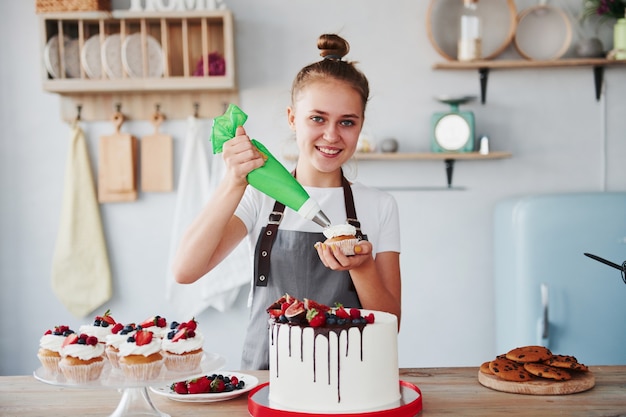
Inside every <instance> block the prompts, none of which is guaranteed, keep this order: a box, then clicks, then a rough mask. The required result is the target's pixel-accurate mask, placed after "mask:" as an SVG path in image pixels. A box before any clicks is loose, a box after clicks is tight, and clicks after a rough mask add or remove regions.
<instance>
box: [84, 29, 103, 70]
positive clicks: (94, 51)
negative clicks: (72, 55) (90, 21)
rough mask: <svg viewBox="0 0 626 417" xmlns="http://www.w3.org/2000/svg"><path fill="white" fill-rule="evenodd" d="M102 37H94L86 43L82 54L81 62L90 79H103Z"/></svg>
mask: <svg viewBox="0 0 626 417" xmlns="http://www.w3.org/2000/svg"><path fill="white" fill-rule="evenodd" d="M101 49H102V48H101V45H100V35H99V34H98V35H94V36H92V37H90V38H89V39H87V41H85V45H83V50H82V51H81V53H80V62H81V64H82V65H83V68H84V69H85V72H86V73H87V76H89V78H94V79H98V78H102V54H101V52H100V51H101Z"/></svg>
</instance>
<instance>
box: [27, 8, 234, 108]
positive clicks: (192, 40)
mask: <svg viewBox="0 0 626 417" xmlns="http://www.w3.org/2000/svg"><path fill="white" fill-rule="evenodd" d="M39 19H40V27H41V42H42V43H41V53H42V55H43V56H44V57H45V56H46V54H47V55H48V57H49V56H50V54H49V52H48V51H47V50H46V45H47V43H48V42H49V41H50V39H51V38H52V37H54V36H56V37H57V39H61V38H64V37H68V38H69V39H72V40H73V41H72V42H74V44H73V45H72V46H74V47H75V46H76V42H77V44H78V48H77V50H78V52H79V54H78V55H79V56H78V57H76V54H75V53H74V54H70V56H69V57H68V55H67V54H66V51H65V45H64V43H63V42H59V43H58V51H57V54H56V55H54V56H53V58H54V59H56V60H58V64H57V65H58V74H56V75H57V77H53V76H52V75H51V74H50V72H49V71H48V69H47V67H46V66H43V70H42V86H43V89H44V90H45V91H48V92H51V93H56V94H59V95H60V96H61V102H62V105H61V112H62V118H63V119H64V120H72V119H74V118H76V114H77V108H78V107H79V106H80V108H81V112H80V115H81V119H82V120H108V119H110V117H111V115H112V114H113V113H114V112H115V111H116V110H117V108H119V109H120V110H121V112H122V113H123V114H124V116H125V117H126V118H128V119H139V120H150V118H151V116H152V115H153V113H154V110H155V107H157V106H158V107H159V109H160V112H161V113H162V114H164V115H165V117H167V118H170V119H184V118H186V117H187V116H189V115H191V114H192V113H193V112H194V109H197V112H196V113H197V115H198V116H200V117H215V116H217V115H219V114H221V113H223V111H224V108H225V106H226V105H227V104H229V103H235V104H236V103H237V102H238V91H237V86H236V78H235V53H234V39H233V17H232V14H231V12H230V11H229V10H199V11H196V10H190V11H174V12H172V11H170V12H148V11H142V12H130V11H126V10H124V11H113V12H63V13H42V14H40V15H39ZM136 34H139V36H140V39H141V46H140V52H138V55H139V56H137V55H134V56H133V58H134V59H136V60H137V61H138V62H140V63H141V64H139V65H140V68H142V69H143V74H144V75H143V77H142V76H137V75H136V74H135V76H134V77H133V76H131V75H132V74H129V72H128V71H127V70H126V68H125V67H124V65H121V68H120V69H119V71H120V72H119V73H118V75H117V76H114V77H112V76H110V75H109V73H108V72H107V71H106V68H105V63H104V62H101V63H100V65H101V66H100V68H97V66H96V68H97V69H99V70H100V71H98V72H99V73H100V74H101V75H99V76H96V77H95V78H90V76H89V74H87V71H86V70H85V67H84V66H83V65H82V61H80V62H79V60H80V59H81V58H80V55H81V54H82V53H83V52H85V46H86V42H87V41H88V40H89V39H91V38H94V37H95V38H99V41H100V44H101V45H103V44H104V42H105V40H106V39H107V37H108V36H110V35H119V38H120V39H119V43H120V44H124V41H125V40H126V39H128V38H129V37H130V36H132V35H135V36H137V35H136ZM148 37H152V38H154V39H155V40H156V41H157V42H158V43H159V46H160V48H161V50H162V57H161V59H162V65H163V73H162V75H161V76H149V73H148V68H149V65H148V62H149V61H148V55H149V54H148V43H147V39H148ZM95 50H96V51H97V49H95ZM90 51H91V52H92V53H93V52H94V49H90ZM117 52H118V53H119V54H120V55H121V51H117ZM213 52H217V53H219V54H220V55H221V56H222V57H223V58H224V63H225V72H224V74H219V75H214V74H210V73H209V67H208V59H207V58H208V56H209V54H210V53H213ZM94 55H95V54H92V59H93V57H94ZM203 57H204V60H203ZM70 60H73V61H71V62H69V61H70ZM118 60H119V57H118ZM42 62H45V61H44V60H43V59H42ZM70 64H71V65H74V71H73V72H72V73H71V74H72V75H73V77H70V76H68V75H67V74H68V71H66V67H68V66H69V65H70ZM77 65H79V68H80V70H79V71H80V72H79V73H77V70H76V66H77ZM117 65H118V67H119V66H120V63H119V61H118V63H117ZM198 71H199V72H198ZM92 72H93V71H92ZM194 72H195V73H194Z"/></svg>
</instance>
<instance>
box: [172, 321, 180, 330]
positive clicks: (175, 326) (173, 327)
mask: <svg viewBox="0 0 626 417" xmlns="http://www.w3.org/2000/svg"><path fill="white" fill-rule="evenodd" d="M179 324H180V323H178V322H177V321H173V322H172V324H170V329H175V328H177V327H178V325H179Z"/></svg>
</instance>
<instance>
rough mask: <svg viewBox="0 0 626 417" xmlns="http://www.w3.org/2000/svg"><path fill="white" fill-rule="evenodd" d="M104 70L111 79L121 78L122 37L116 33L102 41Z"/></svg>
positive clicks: (101, 57)
mask: <svg viewBox="0 0 626 417" xmlns="http://www.w3.org/2000/svg"><path fill="white" fill-rule="evenodd" d="M100 59H101V60H102V65H103V66H104V72H106V74H107V76H108V77H109V78H111V79H116V78H122V77H123V76H124V73H123V69H122V37H121V36H120V35H119V34H118V33H116V34H114V35H110V36H107V38H106V39H105V40H104V42H103V43H102V49H101V56H100Z"/></svg>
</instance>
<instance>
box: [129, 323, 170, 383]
mask: <svg viewBox="0 0 626 417" xmlns="http://www.w3.org/2000/svg"><path fill="white" fill-rule="evenodd" d="M118 349H119V352H118V361H119V366H120V369H121V370H122V372H123V373H124V376H126V378H129V379H133V380H135V381H150V380H153V379H156V378H157V377H158V376H159V374H160V373H161V368H163V356H162V355H161V339H160V338H158V337H156V336H155V335H154V333H152V332H150V331H148V330H137V331H136V332H135V334H133V335H131V336H129V337H128V338H127V339H126V341H125V342H124V343H121V344H120V345H119V348H118Z"/></svg>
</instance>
